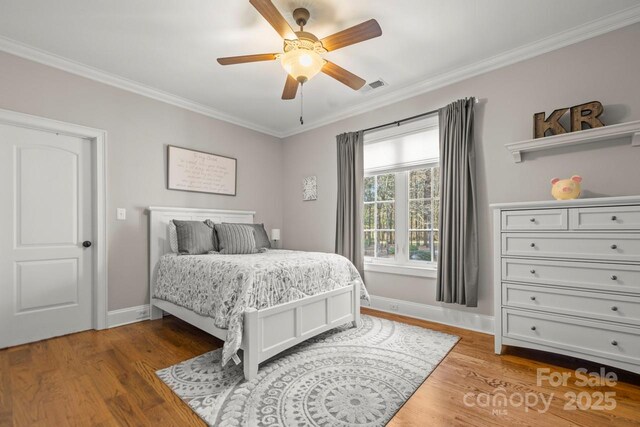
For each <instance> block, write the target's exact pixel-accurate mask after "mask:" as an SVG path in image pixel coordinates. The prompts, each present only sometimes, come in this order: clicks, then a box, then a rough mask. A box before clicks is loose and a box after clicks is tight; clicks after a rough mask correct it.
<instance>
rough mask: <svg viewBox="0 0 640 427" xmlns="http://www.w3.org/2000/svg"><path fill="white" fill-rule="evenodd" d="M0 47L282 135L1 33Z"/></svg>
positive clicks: (148, 96)
mask: <svg viewBox="0 0 640 427" xmlns="http://www.w3.org/2000/svg"><path fill="white" fill-rule="evenodd" d="M0 51H3V52H6V53H10V54H12V55H15V56H19V57H20V58H24V59H28V60H31V61H34V62H38V63H40V64H44V65H47V66H50V67H53V68H57V69H60V70H63V71H66V72H69V73H71V74H75V75H78V76H80V77H85V78H87V79H91V80H94V81H97V82H100V83H104V84H107V85H110V86H114V87H117V88H119V89H123V90H126V91H128V92H133V93H136V94H138V95H142V96H145V97H147V98H151V99H155V100H156V101H161V102H164V103H166V104H170V105H174V106H176V107H180V108H184V109H185V110H189V111H193V112H195V113H199V114H202V115H205V116H208V117H212V118H214V119H218V120H222V121H225V122H228V123H232V124H234V125H237V126H242V127H244V128H248V129H251V130H254V131H256V132H261V133H265V134H267V135H271V136H275V137H277V138H282V134H281V133H280V132H278V131H275V130H273V129H270V128H267V127H264V126H260V125H258V124H255V123H252V122H250V121H247V120H244V119H241V118H239V117H235V116H232V115H229V114H227V113H224V112H222V111H219V110H216V109H215V108H212V107H209V106H207V105H204V104H201V103H198V102H195V101H191V100H189V99H187V98H183V97H180V96H177V95H173V94H171V93H169V92H164V91H162V90H159V89H156V88H153V87H151V86H147V85H145V84H143V83H139V82H136V81H134V80H130V79H127V78H125V77H120V76H118V75H115V74H111V73H109V72H106V71H102V70H99V69H97V68H94V67H91V66H89V65H85V64H82V63H80V62H76V61H73V60H71V59H67V58H64V57H62V56H59V55H56V54H53V53H50V52H47V51H44V50H41V49H38V48H36V47H33V46H29V45H27V44H24V43H21V42H19V41H16V40H13V39H10V38H7V37H4V36H0Z"/></svg>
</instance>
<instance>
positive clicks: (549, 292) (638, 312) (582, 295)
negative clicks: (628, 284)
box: [502, 283, 640, 325]
mask: <svg viewBox="0 0 640 427" xmlns="http://www.w3.org/2000/svg"><path fill="white" fill-rule="evenodd" d="M502 304H503V305H504V306H507V307H515V308H526V309H531V310H542V311H547V312H552V313H560V314H568V315H575V316H582V317H587V318H591V319H597V320H608V321H614V322H624V323H631V324H634V325H640V297H629V296H625V295H615V294H605V293H598V292H584V291H577V290H573V289H562V288H552V287H545V286H528V285H517V284H513V283H503V284H502Z"/></svg>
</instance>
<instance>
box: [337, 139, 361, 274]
mask: <svg viewBox="0 0 640 427" xmlns="http://www.w3.org/2000/svg"><path fill="white" fill-rule="evenodd" d="M336 140H337V146H338V208H337V213H336V253H337V254H340V255H342V256H344V257H346V258H348V259H349V260H350V261H351V262H352V263H353V265H355V267H356V269H357V270H358V271H359V272H360V276H362V277H364V247H363V243H362V233H363V231H362V230H363V228H362V212H363V210H364V199H363V198H364V193H363V182H364V143H363V132H362V131H360V132H350V133H343V134H342V135H338V136H337V137H336Z"/></svg>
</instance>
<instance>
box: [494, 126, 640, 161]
mask: <svg viewBox="0 0 640 427" xmlns="http://www.w3.org/2000/svg"><path fill="white" fill-rule="evenodd" d="M626 136H630V137H631V145H632V146H634V147H640V120H638V121H635V122H628V123H621V124H618V125H611V126H604V127H601V128H595V129H587V130H582V131H579V132H569V133H564V134H562V135H554V136H547V137H544V138H537V139H529V140H527V141H520V142H511V143H509V144H505V147H506V148H507V150H509V152H510V153H511V155H512V156H513V160H514V161H515V162H516V163H520V162H521V161H522V154H523V153H528V152H531V151H541V150H548V149H551V148H557V147H568V146H572V145H580V144H588V143H591V142H598V141H605V140H609V139H617V138H624V137H626Z"/></svg>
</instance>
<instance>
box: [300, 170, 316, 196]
mask: <svg viewBox="0 0 640 427" xmlns="http://www.w3.org/2000/svg"><path fill="white" fill-rule="evenodd" d="M317 199H318V186H317V183H316V177H315V175H314V176H308V177H306V178H305V179H304V180H303V181H302V200H304V201H305V202H307V201H309V200H317Z"/></svg>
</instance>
